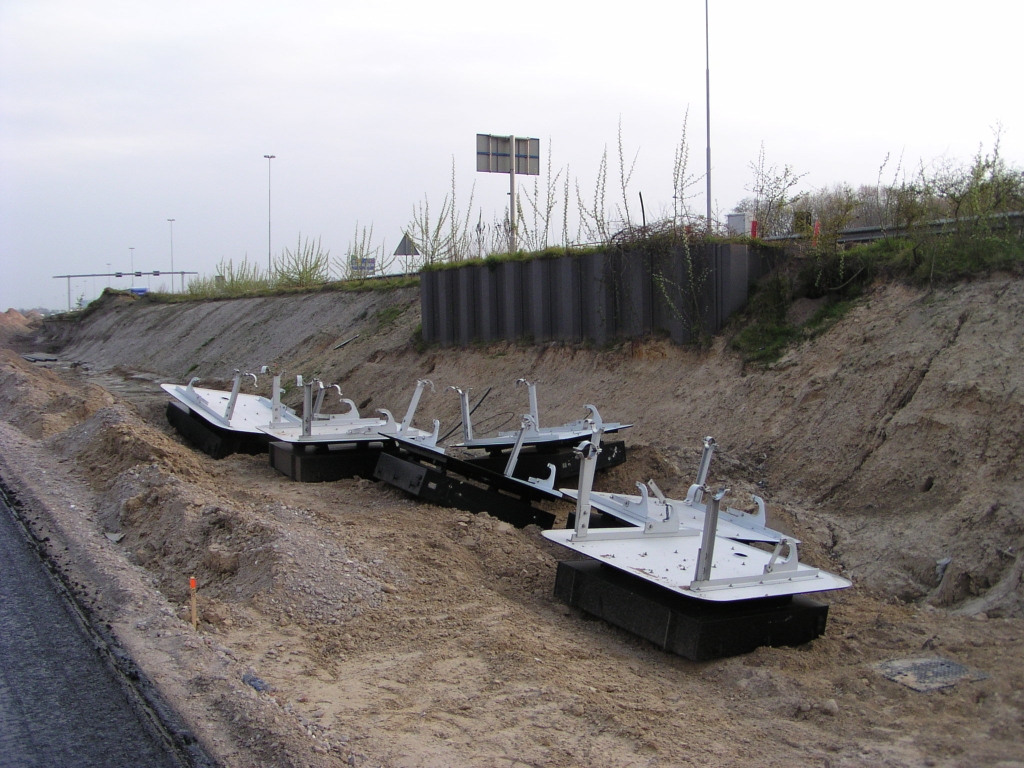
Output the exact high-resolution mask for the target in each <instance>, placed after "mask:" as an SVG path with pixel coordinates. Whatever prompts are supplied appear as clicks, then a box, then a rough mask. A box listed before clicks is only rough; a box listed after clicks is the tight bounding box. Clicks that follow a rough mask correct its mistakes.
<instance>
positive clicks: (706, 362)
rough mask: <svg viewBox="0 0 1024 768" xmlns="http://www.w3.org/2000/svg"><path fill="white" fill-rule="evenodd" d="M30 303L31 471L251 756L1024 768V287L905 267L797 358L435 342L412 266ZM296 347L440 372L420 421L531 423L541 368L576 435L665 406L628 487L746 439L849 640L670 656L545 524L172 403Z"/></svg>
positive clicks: (44, 499)
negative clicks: (199, 428) (166, 300)
mask: <svg viewBox="0 0 1024 768" xmlns="http://www.w3.org/2000/svg"><path fill="white" fill-rule="evenodd" d="M15 314H16V313H15ZM19 317H20V316H19ZM19 317H15V316H14V315H12V314H11V313H7V314H6V315H4V316H3V320H4V322H3V323H0V342H2V344H3V346H4V349H3V350H0V414H2V418H0V475H2V479H3V483H4V485H5V486H6V487H7V488H8V489H9V490H10V491H11V492H12V493H13V495H14V497H15V498H16V500H17V501H18V503H19V510H20V514H21V515H22V516H23V518H24V519H25V520H26V522H27V523H28V524H29V526H30V527H31V529H32V531H33V534H34V536H35V537H36V538H37V540H38V541H39V542H41V548H42V549H44V550H45V552H46V556H47V557H48V558H49V559H50V560H51V562H52V564H53V566H54V568H56V569H57V570H59V571H60V573H62V574H63V578H64V580H65V581H66V582H67V583H68V584H69V586H70V587H71V588H72V590H73V591H74V592H75V594H76V596H77V599H78V601H79V602H80V603H81V604H82V606H83V607H85V608H86V609H87V610H88V611H89V612H90V614H91V616H92V617H93V620H94V621H95V622H96V623H97V624H99V625H103V626H109V632H110V634H111V635H112V637H113V638H114V640H115V641H116V642H117V643H118V644H119V645H120V647H121V648H122V649H123V651H124V652H126V653H127V654H129V655H130V656H131V657H132V659H133V660H134V662H135V664H136V665H137V666H138V669H139V671H140V675H141V676H142V677H143V678H144V679H146V680H148V681H150V682H151V683H152V684H153V686H154V688H155V689H156V690H157V691H159V693H160V695H161V696H162V697H163V699H164V700H165V701H166V702H167V703H168V704H170V705H171V706H172V707H173V708H175V709H176V710H177V711H178V713H179V714H180V716H181V718H182V719H183V720H184V721H185V722H186V723H187V724H188V727H189V728H190V729H191V731H192V733H193V734H194V736H195V737H196V738H197V739H198V740H199V742H200V743H201V744H202V746H203V747H205V748H206V750H207V751H208V752H209V754H210V755H212V756H213V757H214V759H216V760H218V761H220V762H221V763H222V764H223V765H225V766H263V765H283V766H343V765H357V766H388V767H392V766H393V767H395V768H399V767H402V768H413V767H414V766H417V767H419V766H423V767H426V766H437V767H439V768H440V767H442V766H444V767H447V766H509V767H511V766H517V767H518V766H595V767H604V766H607V767H608V768H612V767H613V766H614V767H615V768H619V767H621V766H683V765H694V766H732V765H741V764H742V765H765V766H784V765H785V766H791V765H801V766H803V765H811V766H832V767H833V768H835V767H837V766H965V767H967V766H969V767H970V768H977V767H978V766H1000V767H1001V768H1011V767H1017V768H1021V767H1024V584H1022V574H1024V455H1022V444H1024V440H1022V436H1024V386H1022V384H1024V366H1022V364H1021V360H1022V355H1024V280H1021V279H1019V278H1013V277H999V276H995V277H992V278H988V279H985V280H978V281H975V282H970V283H963V284H959V285H955V286H951V287H947V288H943V289H937V290H934V291H923V290H918V289H912V288H908V287H904V286H900V285H894V284H886V285H879V286H877V287H876V288H875V289H874V290H873V291H872V292H871V293H870V294H868V295H867V296H866V297H865V298H864V299H862V300H861V301H860V302H859V303H858V304H857V305H856V306H855V307H854V309H852V310H851V311H850V312H849V313H848V314H847V315H846V316H845V317H843V318H842V320H840V321H839V322H837V323H836V324H835V325H833V326H832V327H830V328H828V329H827V330H826V331H824V332H818V333H817V334H815V335H811V334H810V333H808V334H807V338H806V339H805V340H804V341H803V342H802V343H801V344H800V345H798V346H796V347H795V348H793V349H792V350H791V351H790V352H789V353H788V354H787V355H786V356H785V357H784V358H783V359H782V360H780V361H779V362H777V363H775V364H773V365H771V366H769V367H768V368H765V369H762V368H752V367H749V366H745V365H744V364H743V362H742V360H741V359H740V358H739V357H738V356H737V354H736V353H735V352H733V351H731V350H730V349H729V345H728V333H726V334H724V335H722V336H721V337H719V338H717V339H715V341H714V343H713V345H712V346H711V348H709V349H707V350H698V349H687V348H678V347H675V346H672V345H671V344H669V343H668V342H666V341H662V340H647V341H643V342H633V343H627V344H623V345H621V346H617V347H613V348H607V349H594V348H589V347H586V346H570V345H562V344H551V345H539V346H520V345H516V344H492V345H481V346H475V347H472V348H469V349H438V348H426V349H423V348H422V347H421V346H419V345H417V343H416V342H415V340H414V339H415V336H416V328H417V326H418V323H419V297H418V293H417V292H416V291H415V290H414V289H407V290H402V291H393V292H373V293H356V294H351V293H320V294H310V295H304V296H292V297H277V298H264V299H243V300H232V301H219V302H212V301H211V302H190V303H180V304H173V305H161V304H154V303H147V302H144V301H136V300H133V299H130V298H127V297H120V296H108V297H104V299H103V300H101V302H100V305H99V306H96V307H95V308H93V309H91V310H90V311H88V312H87V313H83V314H82V315H81V316H78V317H67V318H64V319H59V320H53V319H51V320H49V321H47V322H46V323H44V324H42V325H39V321H38V320H33V321H27V320H25V319H24V318H21V319H19ZM344 342H347V343H344ZM26 352H45V353H49V354H50V355H51V356H52V357H54V358H56V359H55V360H53V361H49V362H46V361H43V362H36V363H32V362H28V361H27V360H26V359H24V358H23V357H22V356H21V353H26ZM266 364H269V365H273V366H275V367H276V368H278V369H283V370H284V371H286V378H290V377H291V376H292V375H294V374H303V375H305V376H311V375H317V376H320V377H321V378H322V379H323V380H324V381H325V382H329V383H335V382H336V383H338V384H340V386H341V388H342V390H343V391H344V393H345V396H347V397H350V398H352V399H353V400H354V401H355V402H357V403H358V404H359V406H360V409H361V410H363V411H369V410H372V409H375V408H380V407H386V408H389V409H390V410H392V411H393V412H395V413H396V414H399V415H400V414H401V413H403V412H404V409H405V405H406V403H407V401H408V397H409V395H410V394H411V391H412V388H413V385H414V382H415V380H416V379H417V378H429V379H431V380H432V381H433V382H434V383H435V384H436V385H437V387H436V392H434V393H432V394H431V393H428V394H427V395H425V396H424V398H423V400H422V402H421V405H420V410H419V412H418V414H417V422H418V423H419V425H421V426H426V425H429V422H430V420H431V419H433V418H437V419H440V420H441V422H442V425H443V432H445V431H447V430H448V429H450V428H452V427H455V426H456V425H457V423H458V402H457V400H456V397H455V396H454V394H452V393H450V392H445V388H446V387H447V386H450V385H458V386H461V387H472V388H473V397H474V401H475V400H476V399H478V398H479V396H480V395H483V394H484V392H485V391H486V390H487V388H488V387H492V388H493V389H491V391H490V393H489V394H488V395H487V397H486V398H485V400H484V402H483V404H482V405H481V406H480V408H479V410H478V411H477V412H476V414H475V417H476V419H477V422H476V424H477V427H478V431H479V432H486V431H491V430H495V429H498V428H499V427H506V428H507V426H508V425H510V424H514V423H517V421H518V414H520V413H522V412H524V411H525V409H526V408H525V407H526V402H525V393H524V391H523V389H522V388H515V387H514V386H513V382H514V381H515V379H517V378H519V377H526V378H528V379H530V380H532V381H536V382H537V383H538V393H539V398H540V406H541V418H542V420H543V421H544V422H546V423H547V424H554V423H562V422H564V421H568V420H572V419H575V418H578V417H580V416H581V415H582V414H583V409H582V406H583V405H584V404H585V403H594V404H595V405H597V406H598V408H599V409H600V411H601V414H602V415H603V416H604V417H605V418H606V419H607V420H609V421H630V422H634V423H635V424H636V426H635V427H634V428H633V429H631V430H629V431H628V432H627V433H625V439H626V440H627V444H628V446H629V456H630V458H629V461H628V462H627V463H626V464H625V465H623V466H620V467H617V468H615V469H614V470H613V471H611V472H609V473H607V474H605V475H602V476H601V477H599V480H598V486H599V488H600V489H602V490H619V491H628V490H629V489H630V488H631V487H632V484H633V482H635V481H637V480H647V479H650V478H653V479H655V480H657V481H658V483H659V485H660V486H661V487H662V488H663V489H664V490H665V491H666V492H668V493H670V494H673V493H674V494H682V493H685V490H686V488H687V487H688V485H689V484H690V483H691V482H692V479H693V476H694V474H695V471H696V465H697V460H698V458H699V455H700V446H701V438H702V437H703V436H705V435H712V436H714V437H715V438H716V439H717V441H718V443H719V444H720V446H721V450H720V452H719V453H718V454H717V456H716V459H715V462H714V464H713V466H712V477H711V480H712V483H713V484H714V485H716V486H721V485H727V486H729V487H730V488H731V489H732V491H731V495H730V499H731V500H732V503H733V505H734V506H746V505H747V504H748V503H749V499H750V494H751V493H752V492H757V493H759V494H760V495H762V496H764V497H765V498H766V500H767V502H768V509H769V523H770V524H771V525H773V526H774V527H776V528H780V529H782V530H785V531H787V532H790V533H792V534H794V535H795V536H797V537H798V538H800V539H801V540H802V541H803V542H804V544H803V545H802V547H801V550H800V554H801V559H802V560H804V561H806V562H809V563H811V564H814V565H817V566H820V567H824V568H828V569H830V570H833V571H836V572H839V573H842V574H843V575H845V576H847V577H849V578H850V579H852V580H853V582H854V587H853V588H852V589H850V590H846V591H843V592H839V593H832V594H828V595H825V596H824V599H825V600H826V601H827V602H829V604H830V606H831V609H830V617H829V624H828V629H827V631H826V633H825V635H824V636H823V637H821V638H819V639H818V640H815V641H813V642H812V643H808V644H806V645H804V646H801V647H797V648H763V649H760V650H758V651H755V652H754V653H750V654H747V655H745V656H740V657H736V658H732V659H725V660H718V661H711V662H702V663H696V662H691V661H687V660H685V659H681V658H679V657H675V656H671V655H668V654H666V653H664V652H662V651H660V650H658V649H657V648H656V647H654V646H653V645H651V644H649V643H647V642H645V641H641V640H638V639H637V638H635V637H633V636H631V635H629V634H627V633H625V632H623V631H620V630H618V629H615V628H612V627H610V626H608V625H606V624H604V623H603V622H601V621H594V620H591V619H588V617H587V616H586V615H584V614H582V613H580V612H578V611H576V610H574V609H569V608H567V607H565V606H563V605H561V604H559V603H558V602H557V601H556V600H554V598H553V597H552V587H553V582H554V573H555V568H556V564H557V560H558V559H559V558H561V557H564V556H565V555H564V554H563V553H562V552H560V551H559V548H557V547H555V546H554V545H550V544H548V543H547V542H546V541H545V540H543V539H542V538H541V536H540V535H539V531H538V530H537V529H535V528H528V529H526V530H517V529H514V528H512V527H510V526H508V525H507V524H505V523H502V522H500V521H498V520H496V519H494V518H491V517H490V516H488V515H486V514H481V515H470V514H468V513H463V512H460V511H458V510H452V509H444V508H440V507H435V506H431V505H426V504H421V503H419V502H417V501H416V500H414V499H412V498H409V497H406V496H404V495H403V494H402V493H400V492H399V491H397V490H395V489H392V488H390V487H387V486H384V485H382V484H380V483H376V482H373V481H371V480H369V479H365V478H363V479H360V478H356V479H352V480H342V481H338V482H333V483H324V484H301V483H296V482H293V481H291V480H289V479H288V478H286V477H284V476H283V475H280V474H277V473H276V472H275V471H274V470H272V469H271V468H270V467H269V465H268V461H267V458H266V457H265V456H243V455H236V456H231V457H229V458H227V459H223V460H220V461H214V460H212V459H210V458H208V457H206V456H205V455H203V454H201V453H198V452H197V451H195V450H193V449H192V448H190V447H189V446H188V445H186V444H184V443H183V442H182V441H181V440H180V439H179V438H178V437H177V435H176V434H175V433H174V432H173V430H172V429H171V428H170V427H169V425H168V424H167V422H166V418H165V415H164V412H165V408H166V403H167V397H166V396H165V395H164V394H163V392H162V391H161V390H160V389H159V386H158V385H159V383H161V382H179V383H180V382H184V381H187V380H188V379H189V378H191V377H193V376H198V377H200V378H201V379H202V380H203V385H204V386H213V387H219V386H225V385H226V383H227V380H228V379H229V378H230V376H231V374H232V372H233V370H234V369H235V368H239V369H241V370H243V371H254V372H257V371H258V370H259V368H260V366H262V365H266ZM268 384H269V381H268V380H266V378H265V377H262V376H261V377H260V378H259V385H258V389H259V391H261V392H263V393H264V394H267V393H268V391H269V390H268ZM297 394H298V393H297V391H295V390H294V389H293V391H291V392H289V393H288V394H287V396H286V399H287V400H288V401H289V402H290V403H292V404H295V400H296V396H297ZM443 432H442V434H443ZM457 437H458V434H457V433H456V434H453V435H452V437H451V438H449V441H452V442H453V441H455V440H456V438H457ZM550 509H551V511H553V512H556V513H558V514H559V519H560V521H562V522H564V519H565V515H566V514H567V513H568V512H569V511H570V508H569V507H568V506H567V505H560V506H559V505H555V506H552V507H550ZM193 575H194V576H195V577H196V578H197V581H198V604H199V612H200V617H201V621H200V625H199V630H198V631H193V629H192V626H191V624H190V623H189V621H188V619H189V612H188V604H189V588H188V580H189V577H190V576H193ZM936 657H941V658H945V659H950V660H953V661H956V662H958V663H960V664H963V665H965V666H966V667H968V668H969V669H970V670H971V671H972V672H973V673H975V674H974V679H973V680H971V681H963V682H960V683H958V684H957V685H955V686H951V687H946V688H943V689H940V690H936V691H932V692H928V693H921V692H917V691H914V690H912V689H910V688H908V687H905V686H903V685H900V684H898V683H896V682H892V681H890V680H888V679H886V678H884V677H883V676H882V675H881V674H880V673H879V671H878V669H877V666H876V665H877V664H878V663H880V662H885V661H889V660H894V659H918V658H936Z"/></svg>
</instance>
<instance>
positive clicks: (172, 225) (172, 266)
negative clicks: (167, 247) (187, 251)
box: [167, 219, 185, 293]
mask: <svg viewBox="0 0 1024 768" xmlns="http://www.w3.org/2000/svg"><path fill="white" fill-rule="evenodd" d="M167 221H169V222H170V223H171V293H174V219H168V220H167ZM181 287H182V288H184V287H185V286H184V285H183V286H181Z"/></svg>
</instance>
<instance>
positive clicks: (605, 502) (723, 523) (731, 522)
mask: <svg viewBox="0 0 1024 768" xmlns="http://www.w3.org/2000/svg"><path fill="white" fill-rule="evenodd" d="M559 490H560V491H561V492H562V493H563V494H564V495H565V496H568V497H569V498H571V499H576V498H577V497H578V496H579V491H578V490H577V489H576V488H560V489H559ZM665 501H666V502H667V503H668V504H670V505H671V506H672V507H674V508H675V509H676V510H677V511H678V513H679V525H680V527H685V528H695V529H697V530H698V531H699V530H702V529H703V528H704V505H703V504H692V505H691V504H687V503H686V502H685V501H679V500H678V499H666V500H665ZM640 502H641V497H640V496H626V495H625V494H621V493H598V492H596V491H591V493H590V505H591V506H592V507H593V508H594V509H596V510H597V511H599V512H605V513H607V514H609V515H612V516H613V517H617V518H618V519H619V520H624V521H625V522H627V523H632V524H633V525H639V526H641V527H642V526H644V525H645V524H646V523H647V517H646V515H645V514H644V511H643V509H642V508H641V507H640ZM741 515H742V516H743V517H751V518H753V515H747V514H746V513H744V512H742V511H741V510H735V511H729V510H722V511H721V512H719V514H718V537H719V538H723V539H735V540H737V541H763V542H766V543H769V544H774V543H775V542H777V541H780V540H781V539H782V537H783V534H782V533H779V532H778V531H773V530H772V529H771V528H765V527H762V526H759V525H757V524H756V523H754V522H749V521H746V520H744V519H743V517H741ZM789 538H791V539H793V537H792V536H790V537H789ZM793 540H794V541H796V543H797V544H799V543H800V541H799V540H798V539H793Z"/></svg>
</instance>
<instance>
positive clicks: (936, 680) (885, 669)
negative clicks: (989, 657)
mask: <svg viewBox="0 0 1024 768" xmlns="http://www.w3.org/2000/svg"><path fill="white" fill-rule="evenodd" d="M875 668H876V669H877V670H878V671H879V672H881V673H882V676H883V677H886V678H888V679H889V680H893V681H894V682H897V683H901V684H902V685H905V686H907V687H908V688H913V689H914V690H915V691H934V690H937V689H939V688H948V687H950V686H951V685H956V684H957V683H960V682H963V681H969V682H974V681H976V680H985V679H987V678H988V675H986V674H985V673H984V672H980V671H978V670H976V669H970V668H968V667H965V666H964V665H963V664H958V663H957V662H955V661H950V660H949V659H935V658H932V659H893V660H892V661H883V662H880V663H879V664H876V665H875Z"/></svg>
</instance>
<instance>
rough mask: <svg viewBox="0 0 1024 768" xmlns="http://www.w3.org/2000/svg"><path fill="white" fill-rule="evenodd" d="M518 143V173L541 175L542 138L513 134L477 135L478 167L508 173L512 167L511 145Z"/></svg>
mask: <svg viewBox="0 0 1024 768" xmlns="http://www.w3.org/2000/svg"><path fill="white" fill-rule="evenodd" d="M513 140H514V141H515V144H516V171H515V172H516V173H517V174H520V175H523V176H538V175H540V139H523V138H516V137H513V136H494V135H492V134H489V133H478V134H477V135H476V169H477V170H478V171H481V172H483V173H508V172H509V169H510V168H511V161H510V156H511V153H510V152H509V147H510V145H511V143H512V141H513Z"/></svg>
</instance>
